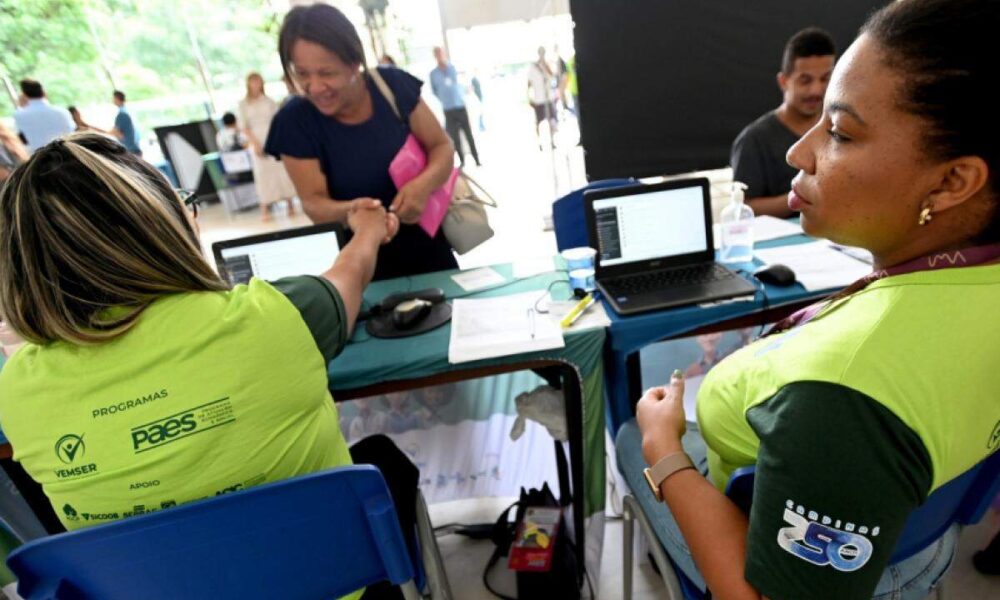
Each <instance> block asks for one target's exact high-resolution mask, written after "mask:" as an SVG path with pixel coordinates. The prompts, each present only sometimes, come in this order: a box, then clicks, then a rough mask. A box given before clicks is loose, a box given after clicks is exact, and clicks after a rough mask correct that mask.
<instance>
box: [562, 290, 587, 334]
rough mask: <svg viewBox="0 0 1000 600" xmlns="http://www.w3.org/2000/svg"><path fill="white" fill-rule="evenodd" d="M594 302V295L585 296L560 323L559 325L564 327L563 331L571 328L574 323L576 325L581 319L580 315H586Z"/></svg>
mask: <svg viewBox="0 0 1000 600" xmlns="http://www.w3.org/2000/svg"><path fill="white" fill-rule="evenodd" d="M594 300H595V298H594V294H587V295H586V296H584V297H583V299H582V300H580V301H579V302H577V303H576V306H574V307H573V309H572V310H570V311H569V313H568V314H567V315H566V316H565V317H563V320H562V321H559V325H560V326H562V328H563V329H566V328H568V327H571V326H572V325H573V323H576V320H577V319H579V318H580V315H582V314H583V313H585V312H586V311H587V309H588V308H590V305H591V304H593V303H594Z"/></svg>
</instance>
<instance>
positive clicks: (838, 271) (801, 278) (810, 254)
mask: <svg viewBox="0 0 1000 600" xmlns="http://www.w3.org/2000/svg"><path fill="white" fill-rule="evenodd" d="M754 254H756V255H757V258H759V259H760V260H762V261H764V263H766V264H769V265H773V264H782V265H785V266H786V267H788V268H790V269H791V270H792V271H793V272H794V273H795V279H796V280H798V282H799V283H801V284H802V286H803V287H805V288H806V289H807V290H809V291H810V292H815V291H819V290H829V289H837V288H842V287H845V286H848V285H850V284H852V283H854V282H855V281H856V280H858V279H861V278H862V277H864V276H865V275H867V274H869V273H871V270H872V268H871V266H870V265H867V264H865V263H863V262H861V261H859V260H855V259H853V258H851V257H850V256H848V255H847V254H845V253H843V252H840V251H838V250H834V249H833V248H831V247H830V244H829V243H828V242H825V241H824V242H813V243H811V244H792V245H789V246H779V247H777V248H767V249H762V250H757V251H755V252H754Z"/></svg>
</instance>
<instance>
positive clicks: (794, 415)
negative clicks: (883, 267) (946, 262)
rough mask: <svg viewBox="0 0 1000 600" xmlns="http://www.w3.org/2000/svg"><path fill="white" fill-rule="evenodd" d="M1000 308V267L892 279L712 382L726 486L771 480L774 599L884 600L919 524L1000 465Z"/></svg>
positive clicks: (739, 357)
mask: <svg viewBox="0 0 1000 600" xmlns="http://www.w3.org/2000/svg"><path fill="white" fill-rule="evenodd" d="M997 298H1000V265H990V266H980V267H968V268H955V269H946V270H938V271H923V272H917V273H910V274H906V275H899V276H895V277H888V278H886V279H882V280H879V281H876V282H874V283H872V284H871V285H869V286H868V287H867V288H865V289H864V290H862V291H860V292H858V293H856V294H854V295H853V296H851V297H849V298H847V299H845V300H841V301H839V302H837V303H836V304H834V305H833V306H832V307H830V308H828V309H826V310H824V311H822V312H821V313H820V314H819V315H817V316H816V317H815V318H814V319H813V320H811V321H809V322H808V323H806V324H805V325H803V326H801V327H797V328H794V329H791V330H788V331H786V332H783V333H779V334H776V335H773V336H769V337H766V338H764V339H761V340H759V341H757V342H755V343H753V344H751V345H749V346H746V347H745V348H743V349H741V350H739V351H737V352H736V353H734V354H733V355H732V356H730V357H729V358H727V359H726V360H724V361H722V362H721V363H719V364H718V365H717V366H716V367H715V368H714V369H713V370H712V371H710V372H709V374H708V375H707V376H706V377H705V379H704V381H703V383H702V387H701V389H700V390H699V394H698V422H699V425H700V428H701V431H702V433H703V435H704V437H705V441H706V443H707V445H708V448H709V453H708V455H709V473H710V476H711V478H712V480H713V482H714V483H715V484H716V485H717V486H718V487H720V489H721V488H722V487H723V486H724V485H725V482H726V481H727V480H728V478H729V476H730V474H731V473H732V471H733V469H735V468H736V467H740V466H744V465H750V464H756V465H757V473H756V478H755V482H754V501H753V506H752V508H751V514H750V532H749V535H748V538H747V563H746V578H747V581H749V582H750V583H751V584H753V586H754V587H755V588H756V589H757V590H758V591H760V592H761V593H762V594H764V595H765V596H767V597H769V598H774V599H776V600H780V599H784V598H816V599H821V598H838V599H839V598H871V595H872V592H873V591H874V588H875V585H876V584H877V582H878V579H879V577H880V576H881V575H882V573H883V572H884V570H885V567H886V565H887V564H888V561H889V558H890V556H891V554H892V550H893V549H894V547H895V545H896V541H897V540H898V537H899V534H900V532H901V531H902V529H903V526H904V524H905V521H906V518H907V516H908V515H909V514H910V512H912V511H913V510H914V509H915V508H916V507H917V506H919V505H920V504H921V503H922V502H923V501H924V499H925V498H926V497H927V495H928V494H929V493H930V492H932V491H933V490H935V489H937V488H938V487H940V486H941V485H943V484H945V483H947V482H948V481H950V480H951V479H953V478H954V477H956V476H958V475H960V474H961V473H963V472H965V471H967V470H968V469H970V468H971V467H973V466H974V465H975V464H977V463H979V462H980V461H982V460H983V459H985V458H986V457H987V456H989V455H990V454H991V453H992V452H994V451H996V450H997V447H998V445H1000V437H998V435H997V431H998V429H1000V401H998V399H997V390H1000V369H998V368H997V356H998V355H1000V313H998V312H997V310H996V302H997Z"/></svg>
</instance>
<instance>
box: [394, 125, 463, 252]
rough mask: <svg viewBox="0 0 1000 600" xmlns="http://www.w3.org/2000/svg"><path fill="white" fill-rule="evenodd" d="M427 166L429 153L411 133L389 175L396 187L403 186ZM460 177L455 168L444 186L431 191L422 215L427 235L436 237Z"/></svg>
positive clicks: (421, 222)
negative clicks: (456, 181) (456, 180)
mask: <svg viewBox="0 0 1000 600" xmlns="http://www.w3.org/2000/svg"><path fill="white" fill-rule="evenodd" d="M426 166H427V153H426V152H424V149H423V147H422V146H421V145H420V142H419V141H417V138H415V137H414V136H413V134H412V133H411V134H410V135H409V136H407V138H406V141H405V142H403V147H402V148H400V149H399V153H397V154H396V156H395V158H393V159H392V162H391V163H389V177H392V182H393V183H395V184H396V189H399V188H401V187H403V185H405V184H406V183H408V182H409V181H411V180H412V179H413V178H414V177H416V176H417V175H419V174H420V173H422V172H423V170H424V168H425V167H426ZM457 178H458V169H453V170H452V172H451V176H450V177H448V181H446V182H445V183H444V185H443V186H441V187H440V188H438V189H436V190H434V191H433V192H431V195H430V197H429V198H428V199H427V206H426V207H425V208H424V214H423V215H421V216H420V227H421V228H423V230H424V231H426V232H427V235H429V236H431V237H434V236H435V235H437V232H438V228H440V227H441V221H444V216H445V214H447V212H448V206H449V205H451V195H452V193H453V192H454V190H455V179H457Z"/></svg>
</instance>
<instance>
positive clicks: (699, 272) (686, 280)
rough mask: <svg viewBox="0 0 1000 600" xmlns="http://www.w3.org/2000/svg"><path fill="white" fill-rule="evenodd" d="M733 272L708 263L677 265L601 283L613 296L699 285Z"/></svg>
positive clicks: (727, 276) (724, 277)
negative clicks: (673, 267)
mask: <svg viewBox="0 0 1000 600" xmlns="http://www.w3.org/2000/svg"><path fill="white" fill-rule="evenodd" d="M733 276H734V275H733V272H732V271H730V270H728V269H726V268H725V267H723V266H721V265H718V264H715V263H708V264H702V265H692V266H689V267H677V268H675V269H667V270H665V271H654V272H652V273H636V274H635V275H629V276H627V277H619V278H617V279H612V280H608V281H602V282H601V283H602V284H603V285H604V287H605V288H606V289H607V291H608V293H609V294H611V295H612V296H631V295H636V294H641V293H643V292H653V291H657V290H662V289H665V288H669V287H677V286H684V285H697V284H705V283H711V282H713V281H722V280H723V279H729V278H730V277H733Z"/></svg>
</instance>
